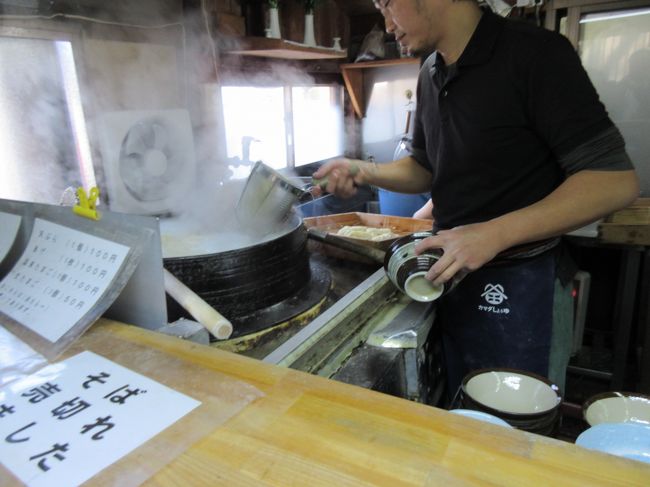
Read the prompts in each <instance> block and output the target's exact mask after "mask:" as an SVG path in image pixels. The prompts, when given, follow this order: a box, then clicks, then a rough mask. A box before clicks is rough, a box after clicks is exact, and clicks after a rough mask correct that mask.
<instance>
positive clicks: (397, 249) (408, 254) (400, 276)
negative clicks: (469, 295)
mask: <svg viewBox="0 0 650 487" xmlns="http://www.w3.org/2000/svg"><path fill="white" fill-rule="evenodd" d="M431 235H432V233H431V232H416V233H413V234H411V235H407V236H405V237H402V238H399V239H397V240H395V242H393V243H392V244H391V246H390V247H389V248H388V250H387V251H386V257H385V259H384V269H385V270H386V275H387V276H388V278H389V279H390V281H391V282H392V283H393V284H394V285H395V286H396V287H397V288H398V289H399V290H400V291H402V292H403V293H404V294H406V295H407V296H409V297H410V298H411V299H413V300H415V301H420V302H431V301H435V300H436V299H438V298H439V297H440V296H442V295H444V294H446V293H448V292H449V291H451V290H452V289H453V288H455V287H456V285H457V284H458V282H459V281H460V280H461V279H462V276H460V275H458V276H455V277H454V278H453V279H452V280H450V281H448V282H446V283H445V284H442V285H437V286H434V285H433V284H432V283H431V281H429V280H428V279H426V278H425V277H424V276H425V275H426V273H427V271H428V270H429V269H430V268H431V266H432V265H433V264H435V263H436V262H437V261H438V259H439V258H440V257H441V256H442V250H439V249H432V250H428V251H426V252H424V253H423V254H420V255H416V254H415V246H416V245H417V244H418V242H420V241H421V240H424V239H425V238H427V237H430V236H431Z"/></svg>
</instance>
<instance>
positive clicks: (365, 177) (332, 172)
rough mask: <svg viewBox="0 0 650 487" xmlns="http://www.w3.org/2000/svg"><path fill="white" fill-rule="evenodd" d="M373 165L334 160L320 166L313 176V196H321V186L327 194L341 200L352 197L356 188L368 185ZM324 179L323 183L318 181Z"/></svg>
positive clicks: (347, 160) (355, 160) (354, 161)
mask: <svg viewBox="0 0 650 487" xmlns="http://www.w3.org/2000/svg"><path fill="white" fill-rule="evenodd" d="M373 168H374V164H373V163H369V162H364V161H360V160H357V159H334V160H332V161H329V162H327V163H326V164H324V165H323V166H321V167H320V168H319V169H318V170H317V171H316V172H315V173H314V174H313V178H314V184H315V185H316V186H315V187H314V188H313V189H312V193H313V194H314V196H320V195H322V194H323V186H324V187H325V190H326V191H327V192H328V193H333V194H335V195H336V196H340V197H342V198H349V197H351V196H354V195H355V194H356V192H357V186H360V185H362V184H368V183H369V179H370V177H371V174H370V173H371V172H372V170H373ZM320 179H325V181H323V182H319V181H318V180H320Z"/></svg>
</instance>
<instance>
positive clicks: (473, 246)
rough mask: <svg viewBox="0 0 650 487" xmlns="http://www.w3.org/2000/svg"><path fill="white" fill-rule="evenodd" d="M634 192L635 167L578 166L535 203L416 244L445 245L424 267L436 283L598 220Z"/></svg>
mask: <svg viewBox="0 0 650 487" xmlns="http://www.w3.org/2000/svg"><path fill="white" fill-rule="evenodd" d="M638 194H639V183H638V178H637V175H636V173H635V171H633V170H629V171H591V170H583V171H579V172H577V173H575V174H573V175H571V176H569V177H568V178H567V179H566V180H565V181H564V182H563V183H562V184H561V185H560V186H558V188H557V189H556V190H555V191H553V192H552V193H550V194H549V195H548V196H547V197H546V198H544V199H542V200H540V201H538V202H537V203H534V204H532V205H530V206H528V207H526V208H522V209H520V210H517V211H513V212H510V213H506V214H504V215H502V216H499V217H497V218H494V219H492V220H490V221H486V222H481V223H475V224H471V225H464V226H460V227H456V228H453V229H451V230H443V231H440V232H439V233H438V234H437V235H435V236H433V237H430V238H427V239H425V240H424V241H422V242H421V243H420V244H419V245H418V247H417V249H416V250H417V252H422V251H424V250H425V249H427V248H442V249H443V250H444V255H443V257H442V258H441V259H440V260H439V261H438V262H437V263H436V264H435V265H434V266H433V267H432V268H431V269H430V270H429V272H428V273H427V278H429V279H432V280H433V281H434V283H435V284H438V283H443V282H446V281H448V280H449V279H451V277H452V276H453V275H454V274H456V273H457V272H458V271H460V270H470V271H472V270H476V269H478V268H479V267H481V266H483V265H484V264H485V263H487V262H489V261H490V260H492V259H493V258H494V257H495V256H496V255H497V254H498V253H499V252H501V251H503V250H506V249H508V248H510V247H513V246H515V245H519V244H524V243H528V242H534V241H537V240H543V239H545V238H550V237H555V236H558V235H562V234H564V233H566V232H569V231H571V230H574V229H576V228H580V227H582V226H584V225H586V224H588V223H591V222H593V221H596V220H598V219H600V218H602V217H604V216H606V215H608V214H610V213H612V212H614V211H616V210H618V209H620V208H623V207H625V206H627V205H629V204H631V203H632V202H633V201H634V200H635V199H636V198H637V197H638Z"/></svg>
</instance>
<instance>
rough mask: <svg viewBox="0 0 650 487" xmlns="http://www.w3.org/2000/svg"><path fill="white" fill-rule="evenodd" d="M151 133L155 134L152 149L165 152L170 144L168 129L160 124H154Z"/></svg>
mask: <svg viewBox="0 0 650 487" xmlns="http://www.w3.org/2000/svg"><path fill="white" fill-rule="evenodd" d="M151 131H152V133H153V142H152V145H151V147H153V148H154V149H158V150H163V149H164V148H165V147H166V146H167V144H168V143H169V133H168V132H167V128H165V126H163V125H162V124H159V123H154V124H152V125H151Z"/></svg>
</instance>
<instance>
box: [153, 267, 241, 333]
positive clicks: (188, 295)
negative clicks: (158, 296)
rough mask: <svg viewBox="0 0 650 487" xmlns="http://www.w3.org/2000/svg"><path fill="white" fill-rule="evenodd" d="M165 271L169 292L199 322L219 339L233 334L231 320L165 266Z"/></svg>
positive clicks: (166, 289)
mask: <svg viewBox="0 0 650 487" xmlns="http://www.w3.org/2000/svg"><path fill="white" fill-rule="evenodd" d="M163 272H164V281H165V291H167V294H169V295H170V296H171V297H172V298H174V300H176V302H177V303H178V304H180V305H181V306H182V307H183V308H184V309H185V311H187V312H188V313H189V314H191V315H192V317H193V318H194V319H195V320H196V321H197V322H199V323H201V324H202V325H203V326H205V328H206V329H207V330H208V331H209V332H210V333H212V334H213V335H214V336H215V337H217V338H218V339H219V340H225V339H227V338H230V335H231V334H232V323H230V321H228V320H227V319H226V318H225V317H224V316H223V315H221V314H220V313H219V312H218V311H217V310H216V309H214V308H213V307H212V306H210V305H209V304H208V303H206V302H205V301H204V300H203V299H201V297H200V296H199V295H198V294H196V293H195V292H194V291H192V290H191V289H190V288H189V287H187V286H186V285H185V284H183V283H182V282H181V281H179V280H178V279H177V278H176V276H174V275H173V274H172V273H171V272H169V271H168V270H167V269H164V268H163Z"/></svg>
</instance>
